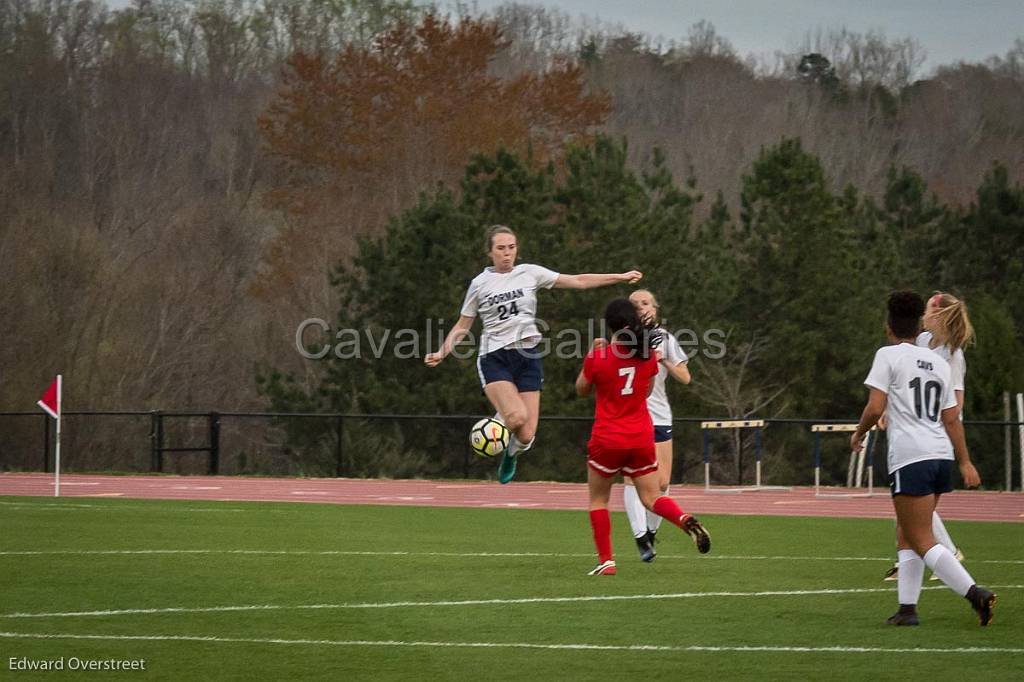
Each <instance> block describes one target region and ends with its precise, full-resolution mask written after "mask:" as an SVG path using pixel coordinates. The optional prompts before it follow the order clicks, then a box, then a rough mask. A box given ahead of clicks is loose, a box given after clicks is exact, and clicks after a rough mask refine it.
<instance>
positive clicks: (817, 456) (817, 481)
mask: <svg viewBox="0 0 1024 682" xmlns="http://www.w3.org/2000/svg"><path fill="white" fill-rule="evenodd" d="M856 430H857V425H856V424H813V425H812V426H811V432H812V433H814V496H815V497H875V496H884V495H886V494H887V493H876V492H875V470H874V467H873V466H872V464H873V459H872V451H873V450H874V445H875V440H877V429H876V428H875V427H872V429H871V431H869V432H868V437H867V438H865V439H864V443H863V444H862V445H861V448H860V452H856V453H851V457H850V466H849V468H848V471H847V485H850V484H851V483H856V484H857V485H856V487H858V488H859V487H860V483H861V474H862V472H863V471H864V467H865V466H866V467H867V470H868V490H867V492H864V493H823V492H821V434H823V433H843V434H849V433H852V432H854V431H856ZM854 459H856V462H854ZM855 468H856V479H854V475H853V474H854V469H855Z"/></svg>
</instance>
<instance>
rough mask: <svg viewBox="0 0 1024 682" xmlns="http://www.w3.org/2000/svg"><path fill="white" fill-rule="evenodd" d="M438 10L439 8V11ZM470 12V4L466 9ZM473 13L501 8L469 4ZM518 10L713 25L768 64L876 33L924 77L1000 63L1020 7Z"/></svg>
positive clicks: (663, 31)
mask: <svg viewBox="0 0 1024 682" xmlns="http://www.w3.org/2000/svg"><path fill="white" fill-rule="evenodd" d="M441 4H442V5H444V4H445V3H441ZM470 4H472V3H470ZM476 4H477V6H478V7H479V8H480V9H481V10H488V9H491V8H494V7H497V6H498V5H501V4H504V3H503V1H500V0H476ZM522 4H530V5H542V6H545V7H553V8H557V9H559V10H561V11H562V12H564V13H566V14H568V15H569V16H571V17H578V16H580V15H586V16H590V17H599V18H600V19H602V20H604V21H608V22H611V23H618V24H622V25H623V26H625V27H626V28H627V29H629V30H631V31H636V32H641V33H647V34H648V35H651V36H662V37H664V38H666V39H669V40H672V39H676V40H679V39H681V38H684V37H685V36H686V34H687V30H688V29H689V27H690V26H692V25H693V24H695V23H697V22H698V21H700V20H701V19H706V20H707V21H710V22H711V23H712V24H714V26H715V28H716V29H717V32H718V34H719V35H721V36H722V37H724V38H726V39H727V40H728V41H729V42H731V43H732V45H733V47H734V48H736V51H737V52H739V53H740V55H741V56H746V55H748V54H751V53H753V54H755V55H761V56H764V57H767V58H769V61H770V58H771V56H772V55H773V54H774V52H775V51H776V50H788V49H791V48H796V47H798V46H799V45H800V43H802V42H803V38H804V36H805V35H806V34H807V33H808V32H809V31H815V30H816V29H819V28H820V29H824V30H827V29H830V28H840V27H844V26H845V27H846V28H848V29H850V30H852V31H857V32H860V33H864V32H866V31H868V30H869V29H881V30H883V31H884V32H885V34H886V36H888V38H890V39H894V38H904V37H910V38H914V39H915V40H917V42H918V43H920V44H921V46H922V47H924V48H925V50H926V51H927V61H926V62H925V65H924V70H925V71H926V72H927V71H929V70H931V68H933V67H935V66H938V65H940V64H951V63H954V62H957V61H981V60H983V59H984V58H985V57H988V56H990V55H1000V56H1002V55H1005V54H1006V52H1007V51H1008V50H1009V49H1010V48H1011V47H1013V42H1014V38H1016V37H1018V36H1020V37H1024V0H973V1H970V0H968V1H964V0H634V1H633V2H625V1H623V0H534V1H531V2H522Z"/></svg>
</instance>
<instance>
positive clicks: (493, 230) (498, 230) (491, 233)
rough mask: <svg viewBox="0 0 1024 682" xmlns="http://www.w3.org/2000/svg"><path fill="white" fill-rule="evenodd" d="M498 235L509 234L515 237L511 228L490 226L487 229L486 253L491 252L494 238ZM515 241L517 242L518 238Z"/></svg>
mask: <svg viewBox="0 0 1024 682" xmlns="http://www.w3.org/2000/svg"><path fill="white" fill-rule="evenodd" d="M499 234H510V235H512V236H513V237H516V233H515V232H513V231H512V228H511V227H508V226H506V225H491V226H490V227H488V228H487V253H490V252H491V249H493V248H494V238H495V237H496V236H498V235H499ZM516 241H517V242H518V241H519V237H516Z"/></svg>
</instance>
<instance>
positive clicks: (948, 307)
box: [928, 291, 974, 353]
mask: <svg viewBox="0 0 1024 682" xmlns="http://www.w3.org/2000/svg"><path fill="white" fill-rule="evenodd" d="M929 302H930V303H931V304H932V306H933V307H934V311H933V312H932V313H931V314H930V315H928V326H929V327H930V328H931V330H932V337H933V339H934V341H933V343H934V345H936V346H946V347H948V348H949V350H950V352H954V353H955V352H956V351H957V350H962V349H964V348H966V347H967V346H968V345H970V344H971V343H974V326H973V325H971V318H970V316H969V315H968V314H967V304H966V303H964V302H963V301H961V300H960V299H959V298H957V297H956V296H953V295H952V294H946V293H942V292H938V291H937V292H935V295H934V296H932V298H931V299H930V301H929Z"/></svg>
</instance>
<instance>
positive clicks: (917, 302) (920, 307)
mask: <svg viewBox="0 0 1024 682" xmlns="http://www.w3.org/2000/svg"><path fill="white" fill-rule="evenodd" d="M886 305H887V306H888V308H889V317H888V320H887V322H888V324H889V329H890V330H892V333H893V336H895V337H896V338H898V339H913V338H916V337H917V335H918V334H920V333H921V316H922V315H924V299H923V298H921V296H920V295H919V294H917V293H916V292H913V291H910V290H907V289H904V290H902V291H894V292H892V293H891V294H889V300H888V301H887V302H886Z"/></svg>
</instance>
